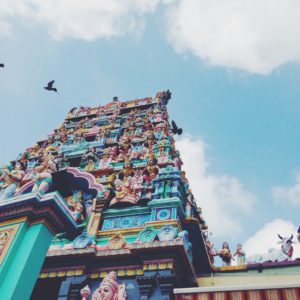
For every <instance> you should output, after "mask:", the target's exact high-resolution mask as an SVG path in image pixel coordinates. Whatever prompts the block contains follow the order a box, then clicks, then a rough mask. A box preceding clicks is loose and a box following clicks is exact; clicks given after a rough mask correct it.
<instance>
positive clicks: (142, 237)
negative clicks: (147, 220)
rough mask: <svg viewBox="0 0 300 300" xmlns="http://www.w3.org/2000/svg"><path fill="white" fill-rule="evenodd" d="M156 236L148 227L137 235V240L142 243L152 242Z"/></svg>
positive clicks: (153, 230) (152, 229)
mask: <svg viewBox="0 0 300 300" xmlns="http://www.w3.org/2000/svg"><path fill="white" fill-rule="evenodd" d="M156 234H157V232H156V230H155V229H154V228H152V227H151V226H148V227H146V228H145V229H143V230H142V231H141V232H140V233H139V235H138V238H137V240H138V241H140V242H142V243H147V242H153V241H154V240H155V238H156Z"/></svg>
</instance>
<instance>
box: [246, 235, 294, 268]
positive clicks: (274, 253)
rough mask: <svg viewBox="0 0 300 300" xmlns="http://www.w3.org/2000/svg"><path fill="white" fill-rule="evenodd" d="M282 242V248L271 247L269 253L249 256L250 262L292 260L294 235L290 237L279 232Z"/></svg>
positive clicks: (248, 261) (280, 242)
mask: <svg viewBox="0 0 300 300" xmlns="http://www.w3.org/2000/svg"><path fill="white" fill-rule="evenodd" d="M278 237H279V239H280V241H279V242H278V243H279V244H281V249H276V248H270V249H269V250H268V253H263V254H253V255H251V256H249V257H248V258H247V263H248V264H254V263H263V262H281V261H287V260H291V258H292V255H293V250H294V249H293V245H292V244H294V243H295V242H294V241H293V235H291V236H290V237H282V236H281V235H280V234H278Z"/></svg>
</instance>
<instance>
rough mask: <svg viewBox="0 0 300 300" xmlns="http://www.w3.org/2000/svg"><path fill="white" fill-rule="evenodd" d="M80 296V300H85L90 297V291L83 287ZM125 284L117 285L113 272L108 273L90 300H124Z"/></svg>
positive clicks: (125, 297)
mask: <svg viewBox="0 0 300 300" xmlns="http://www.w3.org/2000/svg"><path fill="white" fill-rule="evenodd" d="M80 294H81V296H82V300H87V299H88V298H89V296H90V289H89V287H88V286H85V287H84V288H83V289H82V290H81V291H80ZM126 299H127V295H126V289H125V284H124V283H122V284H118V282H117V277H116V274H115V272H110V273H109V274H107V275H106V277H104V279H103V280H102V282H101V284H100V285H99V287H98V288H97V289H96V290H95V292H94V293H93V295H92V299H91V300H126Z"/></svg>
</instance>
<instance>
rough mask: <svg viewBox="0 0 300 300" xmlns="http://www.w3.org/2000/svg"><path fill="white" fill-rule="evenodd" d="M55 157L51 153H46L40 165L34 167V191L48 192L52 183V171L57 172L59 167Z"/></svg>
mask: <svg viewBox="0 0 300 300" xmlns="http://www.w3.org/2000/svg"><path fill="white" fill-rule="evenodd" d="M53 160H54V158H53V157H52V156H51V155H47V154H46V155H44V156H43V158H42V162H41V164H40V165H39V166H37V167H35V168H34V173H35V175H34V180H35V184H34V186H33V188H32V192H36V191H42V192H44V193H45V192H47V191H48V190H49V189H50V188H51V185H52V176H51V173H53V172H56V171H57V168H56V165H55V162H54V161H53Z"/></svg>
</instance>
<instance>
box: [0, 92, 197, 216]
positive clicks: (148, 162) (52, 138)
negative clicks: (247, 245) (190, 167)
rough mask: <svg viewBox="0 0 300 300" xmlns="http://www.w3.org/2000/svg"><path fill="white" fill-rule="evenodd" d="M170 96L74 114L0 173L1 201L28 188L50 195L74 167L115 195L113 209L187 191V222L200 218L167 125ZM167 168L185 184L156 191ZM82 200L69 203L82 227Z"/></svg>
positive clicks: (164, 94)
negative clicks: (57, 178) (56, 177)
mask: <svg viewBox="0 0 300 300" xmlns="http://www.w3.org/2000/svg"><path fill="white" fill-rule="evenodd" d="M170 96H171V93H170V92H169V91H165V92H159V93H158V94H157V96H156V98H155V99H152V98H145V99H138V100H134V101H129V102H120V101H119V100H118V99H117V98H115V99H114V101H112V102H111V103H108V104H107V105H105V106H99V107H95V108H89V107H79V108H73V109H71V110H70V112H69V113H68V116H67V118H66V119H65V121H64V123H63V124H62V125H61V126H59V128H57V129H55V130H54V131H53V132H52V133H51V134H49V135H48V138H47V139H45V140H42V141H39V142H38V143H37V144H36V145H34V146H32V147H29V148H28V149H27V150H26V151H25V152H24V153H22V154H20V155H19V156H18V157H17V159H16V160H15V161H12V162H11V163H10V164H9V165H7V166H3V167H2V168H1V169H0V201H1V200H5V199H9V198H10V197H12V196H14V195H18V193H19V192H20V193H22V192H23V190H22V187H24V186H25V184H27V185H28V183H29V182H30V183H32V184H31V185H30V188H28V189H27V190H26V192H41V193H46V192H49V191H51V188H52V185H53V176H52V175H53V173H55V172H58V171H61V170H67V169H68V168H69V167H75V168H77V169H79V170H81V171H83V172H87V173H89V174H92V175H93V176H94V177H95V182H97V183H99V184H102V185H103V186H104V187H105V188H107V189H110V190H111V191H112V193H111V194H112V195H113V197H112V199H110V206H118V205H120V206H122V205H123V206H124V205H139V204H141V203H142V204H144V203H145V202H147V201H148V200H151V199H152V196H153V195H154V194H155V197H156V199H157V197H168V196H170V197H171V196H172V195H179V192H176V191H179V190H183V191H184V193H185V195H182V196H184V197H185V198H187V200H186V212H187V216H191V215H192V214H193V213H196V214H198V212H197V209H196V204H195V201H194V197H193V196H192V193H191V191H190V189H189V185H188V181H187V179H186V178H185V173H184V172H183V171H181V166H182V161H181V159H180V155H179V152H178V151H176V149H175V143H174V138H173V136H174V132H173V131H172V128H171V127H170V125H169V119H168V113H167V110H166V108H165V105H166V104H167V102H168V100H169V99H170ZM168 167H173V168H175V169H177V170H178V172H179V174H180V175H179V176H180V177H181V183H178V181H177V182H176V183H174V185H170V184H160V185H159V184H158V183H156V186H154V179H156V178H158V177H159V174H160V172H161V173H163V172H165V171H164V169H167V170H169V169H168ZM169 171H170V170H169ZM171 171H172V170H171ZM171 171H170V172H171ZM173 173H174V172H173ZM176 176H178V175H177V174H176ZM169 182H170V178H169ZM181 184H182V185H183V186H184V188H183V189H180V188H179V185H181ZM163 189H166V190H169V191H166V192H164V191H163ZM171 190H173V193H172V191H171ZM176 193H177V194H176ZM79 199H80V197H79V196H78V195H73V197H72V198H71V199H70V198H69V199H67V202H68V203H69V206H70V209H71V210H72V211H73V213H74V217H75V218H76V220H77V221H78V222H81V221H82V218H83V211H84V203H83V201H82V200H79Z"/></svg>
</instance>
